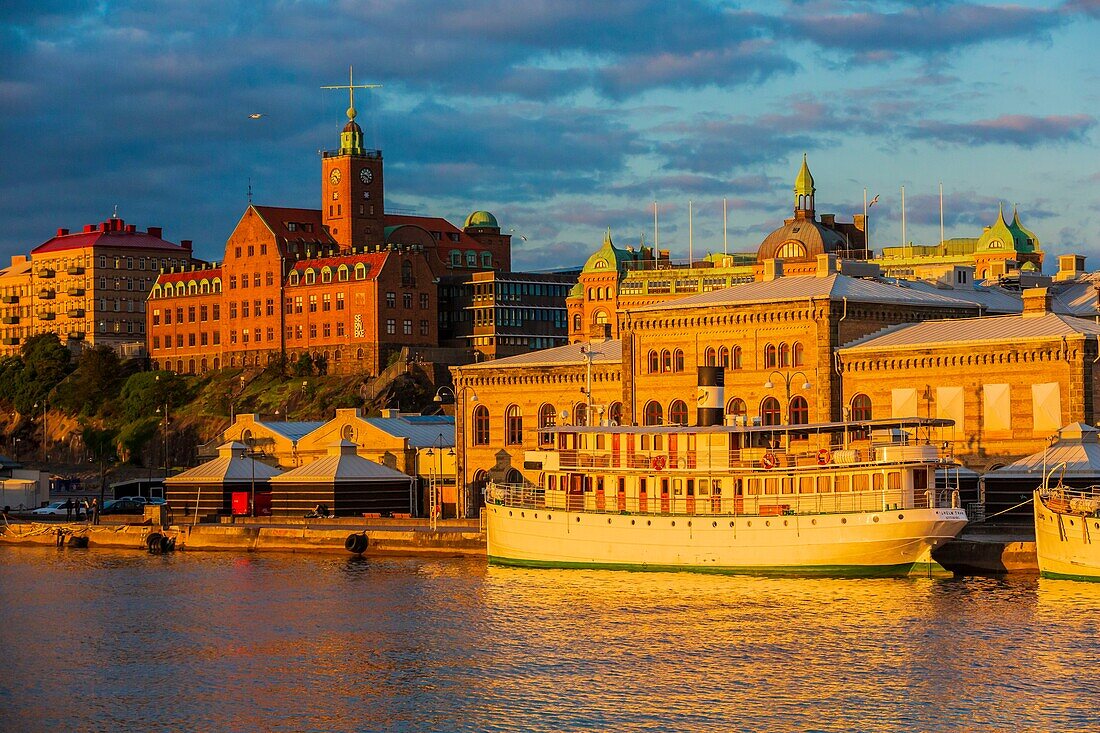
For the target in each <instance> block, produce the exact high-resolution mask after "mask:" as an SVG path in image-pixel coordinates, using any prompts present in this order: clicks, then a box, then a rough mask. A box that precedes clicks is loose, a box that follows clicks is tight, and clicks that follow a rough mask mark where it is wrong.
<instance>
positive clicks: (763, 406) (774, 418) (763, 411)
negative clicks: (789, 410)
mask: <svg viewBox="0 0 1100 733" xmlns="http://www.w3.org/2000/svg"><path fill="white" fill-rule="evenodd" d="M782 418H783V408H782V407H780V406H779V400H777V399H775V398H774V397H765V398H764V401H763V402H761V403H760V422H761V424H763V425H778V424H779V422H780V420H782Z"/></svg>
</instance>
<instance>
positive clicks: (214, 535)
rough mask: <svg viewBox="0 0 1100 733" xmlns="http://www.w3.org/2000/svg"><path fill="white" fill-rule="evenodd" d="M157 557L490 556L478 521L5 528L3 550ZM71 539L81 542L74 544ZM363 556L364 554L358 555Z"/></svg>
mask: <svg viewBox="0 0 1100 733" xmlns="http://www.w3.org/2000/svg"><path fill="white" fill-rule="evenodd" d="M59 531H60V540H61V542H62V543H64V544H79V545H85V543H86V546H87V547H110V548H121V549H135V550H147V549H150V542H151V540H150V538H151V537H153V536H154V535H156V536H157V538H158V539H159V538H160V537H164V538H166V539H167V540H169V541H170V542H171V543H172V546H173V548H174V549H176V550H196V551H202V550H207V551H218V550H230V551H238V552H239V551H246V552H316V553H348V552H349V550H348V548H347V544H348V543H349V537H351V536H352V535H362V536H364V537H365V538H366V550H365V552H364V553H363V554H366V555H371V554H422V555H437V556H440V555H448V556H454V555H470V556H484V555H485V534H484V532H482V531H481V528H480V522H479V520H476V519H470V520H466V519H446V520H439V521H438V522H436V524H435V526H434V527H432V526H431V524H430V523H429V521H428V520H427V519H381V518H372V519H369V520H366V521H364V520H363V519H361V518H352V517H348V518H334V519H316V520H307V519H280V520H278V522H277V523H276V522H271V521H270V520H265V519H264V518H244V519H243V520H242V519H240V518H238V519H236V521H233V522H224V523H218V524H210V523H204V524H194V525H191V524H168V525H166V526H164V527H161V526H158V525H156V524H153V523H117V524H98V525H92V524H88V523H87V522H30V521H9V522H8V523H7V524H6V525H3V526H0V544H5V545H29V546H52V545H57V544H59ZM69 538H76V539H75V540H74V541H73V542H70V541H69ZM356 554H358V553H356Z"/></svg>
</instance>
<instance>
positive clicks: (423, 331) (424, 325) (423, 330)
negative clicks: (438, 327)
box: [420, 318, 429, 336]
mask: <svg viewBox="0 0 1100 733" xmlns="http://www.w3.org/2000/svg"><path fill="white" fill-rule="evenodd" d="M428 334H429V331H428V319H427V318H421V319H420V335H421V336H427V335H428Z"/></svg>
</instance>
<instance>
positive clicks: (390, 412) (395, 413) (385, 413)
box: [381, 408, 401, 418]
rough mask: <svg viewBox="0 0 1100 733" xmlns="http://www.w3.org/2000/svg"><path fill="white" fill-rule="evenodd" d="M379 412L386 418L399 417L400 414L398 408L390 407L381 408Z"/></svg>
mask: <svg viewBox="0 0 1100 733" xmlns="http://www.w3.org/2000/svg"><path fill="white" fill-rule="evenodd" d="M381 413H382V417H386V418H393V417H400V416H401V412H400V411H399V410H394V409H392V408H391V409H387V410H382V411H381Z"/></svg>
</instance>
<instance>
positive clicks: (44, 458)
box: [34, 400, 49, 464]
mask: <svg viewBox="0 0 1100 733" xmlns="http://www.w3.org/2000/svg"><path fill="white" fill-rule="evenodd" d="M34 409H36V410H37V409H38V403H37V402H35V403H34ZM47 439H48V438H47V437H46V400H42V463H43V464H45V463H46V461H47V460H48V459H49V457H48V456H49V454H48V453H47V451H48V450H49V447H48V446H47V445H46V441H47Z"/></svg>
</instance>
